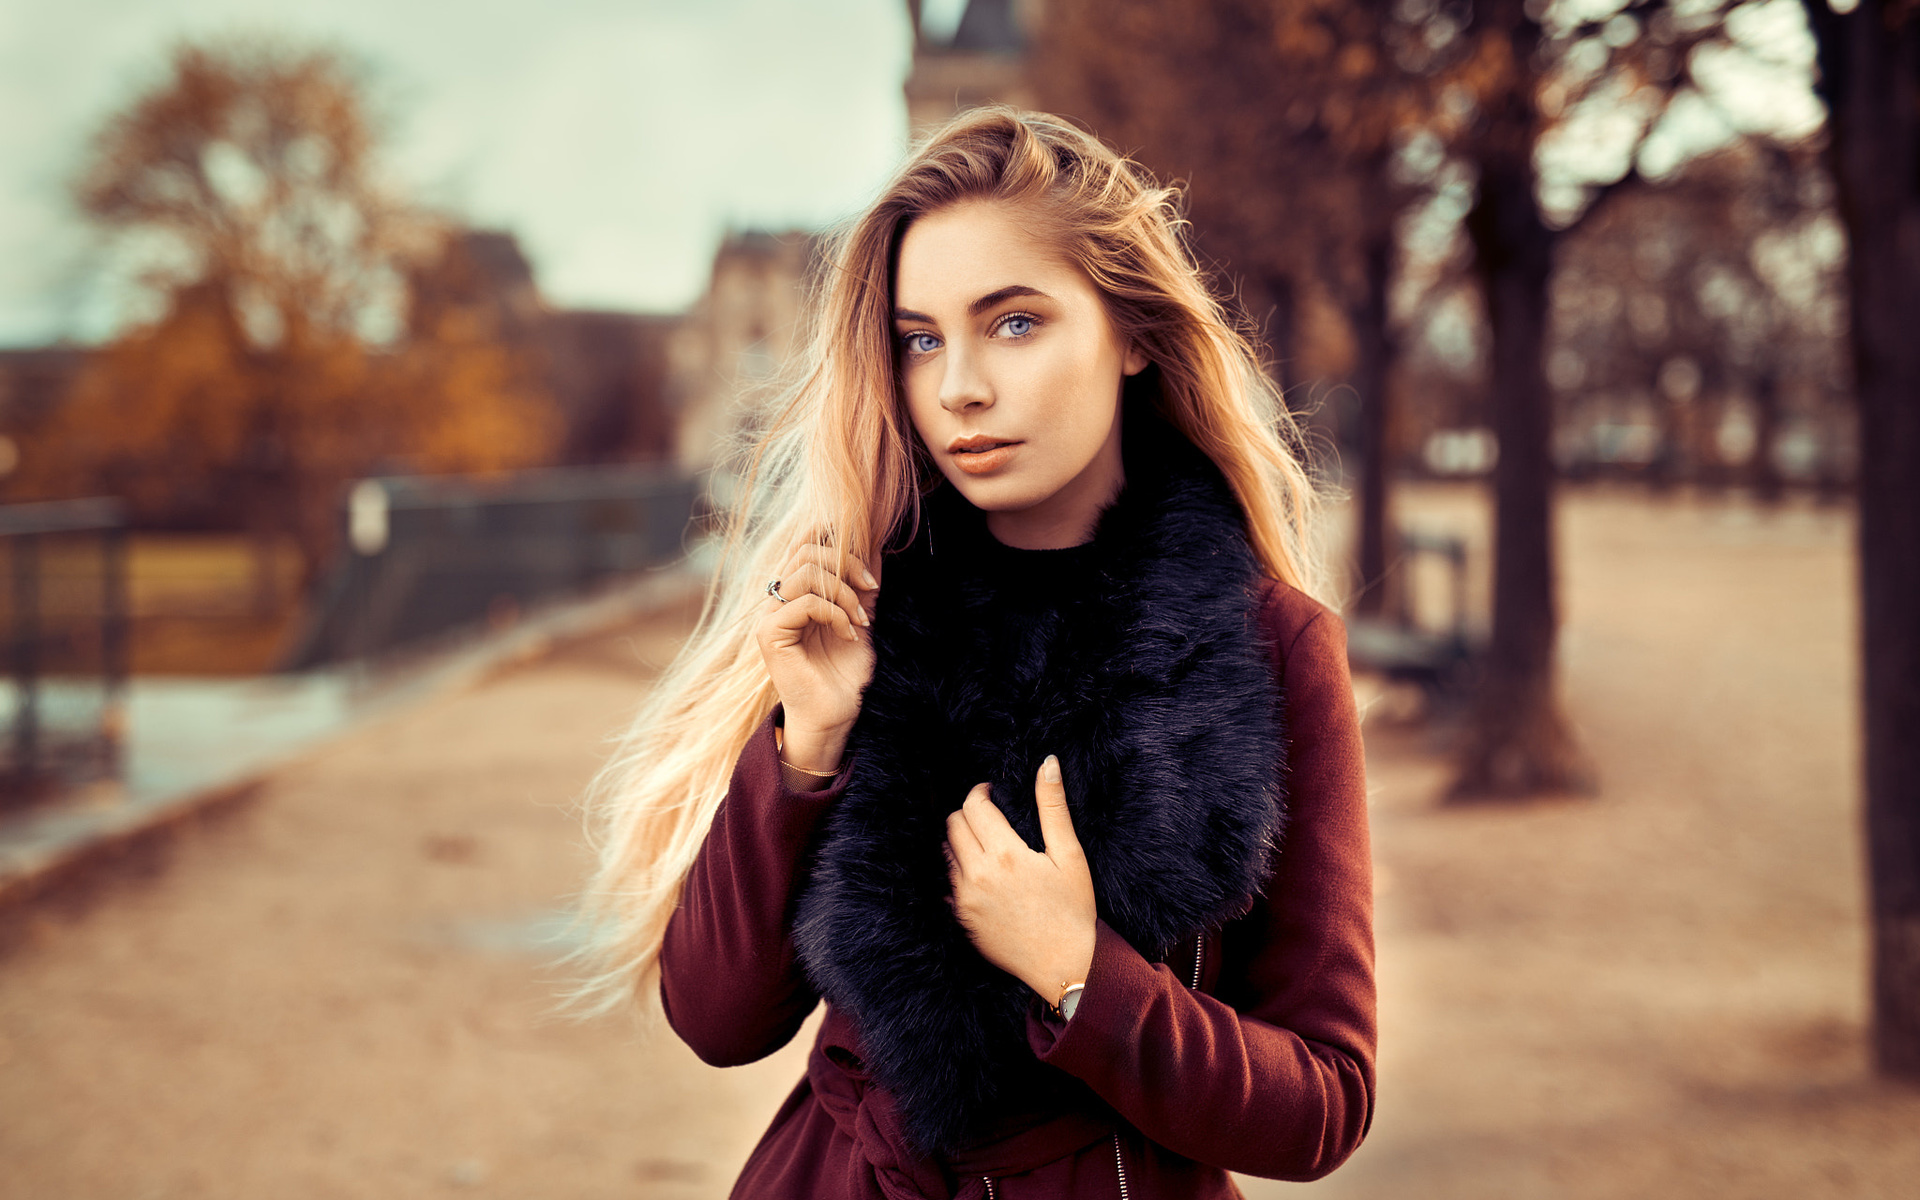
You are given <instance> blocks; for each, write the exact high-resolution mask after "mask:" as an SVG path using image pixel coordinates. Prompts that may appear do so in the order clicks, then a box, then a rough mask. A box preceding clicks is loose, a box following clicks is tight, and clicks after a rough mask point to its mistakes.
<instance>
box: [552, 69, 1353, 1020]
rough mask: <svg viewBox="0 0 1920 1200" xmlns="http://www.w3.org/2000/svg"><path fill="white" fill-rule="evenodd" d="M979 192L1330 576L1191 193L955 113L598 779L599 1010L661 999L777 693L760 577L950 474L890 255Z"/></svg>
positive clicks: (843, 305) (822, 332)
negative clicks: (1191, 233) (914, 372)
mask: <svg viewBox="0 0 1920 1200" xmlns="http://www.w3.org/2000/svg"><path fill="white" fill-rule="evenodd" d="M981 199H985V200H995V201H1000V202H1004V203H1010V204H1015V205H1019V206H1020V207H1021V209H1022V212H1023V214H1026V215H1028V216H1030V217H1031V218H1032V219H1034V220H1035V221H1037V222H1038V223H1039V226H1040V228H1042V229H1043V230H1045V231H1046V232H1047V233H1050V234H1051V235H1052V236H1053V238H1054V241H1055V244H1056V245H1057V246H1058V247H1059V248H1060V250H1061V252H1062V253H1063V254H1064V255H1065V256H1066V257H1067V258H1068V259H1069V260H1071V261H1073V262H1075V263H1077V264H1079V266H1080V267H1082V268H1083V269H1084V270H1085V271H1086V272H1087V274H1088V276H1090V277H1091V278H1092V280H1093V282H1094V285H1095V286H1096V287H1097V288H1098V290H1099V291H1100V292H1101V293H1102V295H1103V297H1104V299H1105V301H1106V304H1107V307H1108V312H1109V314H1110V316H1111V318H1112V320H1113V321H1114V323H1115V325H1116V327H1117V329H1118V330H1119V332H1120V333H1121V334H1122V335H1123V336H1124V337H1125V338H1127V339H1129V340H1130V341H1131V342H1132V344H1134V345H1136V346H1138V347H1139V348H1140V349H1141V350H1142V351H1143V352H1144V353H1145V355H1146V357H1147V359H1148V360H1149V363H1150V364H1151V365H1150V366H1149V368H1148V371H1149V372H1154V373H1157V375H1158V381H1159V398H1158V399H1159V407H1160V410H1161V412H1162V413H1163V414H1164V415H1165V416H1166V417H1167V419H1168V420H1170V421H1171V422H1172V423H1173V424H1174V425H1175V426H1176V427H1178V428H1179V429H1180V430H1181V431H1182V432H1184V433H1185V434H1186V435H1187V437H1188V438H1189V439H1191V440H1192V441H1193V443H1194V444H1195V445H1196V446H1198V447H1199V448H1200V449H1201V450H1203V451H1205V452H1206V453H1207V454H1208V455H1209V456H1210V457H1211V458H1212V459H1213V461H1214V462H1215V463H1217V464H1218V465H1219V467H1220V469H1221V471H1222V473H1223V474H1224V475H1225V476H1226V478H1227V480H1228V482H1229V483H1230V484H1231V485H1232V487H1233V490H1234V493H1235V494H1236V496H1237V497H1238V498H1239V501H1240V505H1241V507H1242V509H1243V510H1244V511H1245V513H1246V517H1247V527H1248V532H1249V535H1250V540H1251V543H1252V546H1253V548H1254V551H1255V553H1256V554H1257V555H1258V556H1259V558H1260V561H1261V562H1262V563H1263V564H1264V565H1265V567H1266V569H1267V572H1268V573H1269V574H1270V575H1272V576H1273V577H1274V578H1276V579H1280V580H1282V581H1284V582H1286V583H1289V584H1292V585H1293V586H1295V587H1298V588H1301V589H1302V590H1305V591H1309V592H1317V591H1319V585H1320V583H1321V580H1320V578H1319V576H1318V568H1317V556H1316V555H1315V554H1314V553H1313V552H1312V546H1311V534H1312V532H1313V520H1312V519H1313V514H1314V504H1315V493H1314V488H1313V485H1312V482H1311V481H1310V479H1309V477H1308V475H1307V472H1306V469H1305V467H1304V465H1303V463H1302V455H1301V453H1300V450H1299V448H1300V447H1301V444H1302V443H1301V440H1300V435H1299V430H1298V428H1297V427H1296V426H1295V424H1294V422H1293V419H1292V417H1291V416H1290V415H1289V414H1288V412H1287V410H1286V406H1285V405H1284V403H1282V401H1281V398H1280V395H1279V393H1278V391H1277V390H1276V389H1275V387H1274V385H1273V384H1272V382H1271V381H1270V379H1269V378H1268V376H1267V374H1266V373H1265V372H1264V371H1263V370H1262V369H1261V366H1260V362H1259V359H1258V357H1257V355H1256V353H1255V350H1254V348H1253V345H1252V343H1251V342H1250V341H1249V339H1248V337H1247V336H1246V334H1245V332H1244V331H1243V329H1242V327H1241V326H1240V325H1238V324H1236V322H1235V321H1234V320H1233V319H1231V318H1230V317H1229V315H1228V313H1227V312H1226V310H1225V309H1224V308H1223V307H1222V305H1221V303H1220V302H1219V301H1218V300H1217V299H1216V298H1215V296H1214V295H1213V293H1212V292H1211V291H1210V290H1209V288H1208V286H1207V284H1206V281H1205V280H1204V278H1203V277H1202V275H1201V272H1200V271H1199V269H1198V267H1197V266H1196V264H1195V262H1194V259H1193V256H1192V254H1191V253H1190V251H1189V250H1188V248H1187V246H1186V244H1185V242H1184V241H1183V237H1182V234H1183V229H1184V225H1185V222H1184V220H1183V218H1182V217H1181V215H1180V212H1179V207H1178V201H1179V196H1178V192H1177V191H1176V190H1175V189H1173V188H1168V187H1162V186H1160V185H1159V184H1157V183H1156V182H1155V181H1154V180H1153V178H1152V177H1151V176H1150V175H1148V174H1147V172H1146V171H1145V170H1143V169H1142V168H1141V167H1139V166H1138V165H1137V164H1135V163H1133V162H1131V161H1129V160H1128V159H1126V158H1123V157H1121V156H1120V155H1118V154H1115V153H1114V152H1113V151H1112V150H1110V149H1109V148H1108V147H1107V146H1106V145H1104V144H1103V143H1102V142H1100V140H1099V139H1097V138H1095V137H1093V136H1092V135H1090V134H1088V133H1085V132H1083V131H1081V130H1079V129H1077V128H1075V127H1073V126H1072V125H1069V124H1067V123H1066V122H1064V121H1062V120H1060V119H1058V118H1055V117H1050V116H1046V115H1043V114H1039V113H1032V112H1026V111H1022V110H1018V109H1012V108H1006V107H998V106H996V107H991V108H980V109H974V110H971V111H968V112H966V113H963V114H961V115H960V116H958V117H956V118H954V119H953V120H952V121H951V122H949V123H948V124H947V125H945V126H944V127H942V128H940V129H938V130H936V131H935V132H933V133H932V134H931V135H930V136H929V137H928V138H927V139H926V140H925V141H924V142H923V143H922V144H921V145H920V146H919V148H918V149H917V150H916V151H915V152H914V153H913V154H912V155H911V156H910V157H909V158H908V160H907V162H906V163H905V165H904V166H902V167H901V169H900V171H899V173H898V174H897V175H896V176H895V177H894V179H893V180H892V182H891V183H890V184H888V186H887V188H886V190H885V191H884V192H883V193H882V195H881V196H880V198H879V199H878V200H876V201H875V202H874V203H873V204H872V206H870V207H869V208H868V209H867V210H866V211H865V212H864V213H862V214H861V215H860V216H858V217H857V218H855V219H854V220H853V221H852V222H850V223H849V224H848V225H846V226H845V227H843V228H842V229H841V230H839V231H838V233H837V234H836V235H835V236H834V237H833V238H832V239H831V241H830V242H829V244H828V248H827V254H826V259H827V262H828V264H829V265H828V267H827V270H826V271H825V272H824V274H823V275H822V277H821V280H820V282H819V283H818V284H817V296H816V303H815V304H814V305H813V320H814V324H813V328H812V332H811V336H810V337H809V338H807V340H806V347H807V348H806V351H805V355H804V358H803V359H802V360H801V362H800V363H799V364H798V365H797V368H796V373H795V382H794V383H793V384H792V385H791V386H790V387H789V388H788V389H787V391H786V392H785V394H784V395H783V396H782V397H781V398H780V399H779V401H778V402H777V403H776V404H775V405H774V408H773V414H772V418H771V423H770V424H769V425H768V426H767V427H766V429H765V430H764V432H763V433H762V434H761V435H760V436H759V438H758V440H757V442H756V443H755V444H753V445H752V446H751V447H749V448H746V449H744V450H743V451H741V452H739V454H738V456H739V457H740V458H741V459H743V460H744V461H743V462H741V463H740V464H739V468H738V472H737V473H738V474H739V475H741V476H744V478H745V480H746V483H745V485H744V486H743V487H742V488H741V489H740V491H739V493H738V496H737V498H736V499H735V500H734V501H733V503H732V507H731V511H730V512H729V513H728V516H727V522H726V526H725V539H724V543H723V550H722V553H721V556H720V565H719V568H718V570H717V571H716V572H715V574H714V576H713V578H712V580H711V582H710V583H709V585H708V589H707V594H706V600H705V603H704V605H703V608H702V611H701V615H700V620H699V623H698V625H697V626H696V627H695V629H694V632H693V634H692V636H691V637H690V638H689V639H688V641H687V643H686V645H685V647H684V648H683V649H682V650H681V652H680V654H679V656H678V657H677V658H676V659H675V660H674V662H673V664H672V665H671V666H670V667H669V668H668V669H667V670H666V672H665V673H664V674H663V675H662V677H661V678H660V679H659V680H658V682H657V683H655V685H654V687H653V689H652V691H651V693H650V694H649V696H648V697H647V699H646V701H645V702H644V704H643V706H642V707H641V709H640V711H639V713H638V715H637V716H636V717H635V718H634V720H633V722H632V724H631V726H630V727H629V728H628V729H627V731H626V733H625V734H624V736H623V737H622V738H621V739H620V742H619V746H618V749H617V751H616V752H615V753H614V754H613V756H612V757H611V759H610V760H609V761H608V762H607V764H606V765H605V767H603V768H602V770H601V771H600V773H599V775H598V777H597V778H596V779H595V780H594V782H593V784H592V785H591V787H590V788H589V790H588V794H587V805H588V818H589V824H590V829H591V833H592V835H593V840H594V844H595V847H596V849H597V851H598V854H599V869H598V870H597V872H596V873H595V874H594V876H593V878H592V880H591V882H590V883H589V885H588V887H587V891H586V893H585V895H584V897H583V903H582V916H583V919H584V920H585V922H586V926H587V933H588V936H587V939H586V941H585V942H584V943H583V948H582V949H581V950H580V951H579V952H578V955H577V957H578V958H580V959H581V960H583V961H585V962H586V963H587V964H588V966H589V968H590V971H591V974H590V976H589V977H588V978H587V979H586V981H585V982H584V983H583V984H582V985H581V986H580V989H579V991H578V993H577V995H576V997H575V999H576V1000H577V1001H578V1002H580V1005H581V1006H582V1007H583V1008H585V1009H586V1010H587V1011H590V1012H601V1011H608V1010H612V1009H616V1008H620V1007H623V1006H624V1005H625V1004H626V1002H627V1001H628V999H629V998H634V997H635V996H636V993H637V994H638V999H639V1000H640V1003H641V1005H642V1008H643V1009H644V1011H646V1012H647V1013H648V1014H653V1013H656V1012H657V1009H658V1001H657V994H658V990H657V986H656V984H657V979H658V972H659V952H660V944H661V940H662V938H663V936H664V934H665V931H666V925H667V918H668V917H669V916H670V915H671V913H672V912H673V909H674V908H675V906H676V905H677V904H678V902H679V898H680V891H681V887H682V884H683V883H684V881H685V879H686V876H687V873H688V871H689V870H690V869H691V868H692V866H693V862H694V858H695V856H696V855H697V854H698V853H699V850H700V846H701V843H702V842H703V841H704V840H705V838H706V835H707V830H708V829H709V828H710V827H711V826H712V824H713V818H714V813H715V811H716V810H717V809H718V808H719V806H720V802H721V800H722V799H723V798H724V797H725V796H726V793H727V784H728V780H729V777H730V775H731V773H732V768H733V765H734V763H735V761H736V760H737V758H738V756H739V754H740V751H741V748H742V747H743V746H744V745H745V744H746V742H747V740H748V738H749V737H750V736H751V735H752V734H753V732H754V730H755V729H756V728H757V727H758V726H759V725H760V723H761V722H762V721H764V720H765V719H766V716H767V714H768V713H769V712H771V711H772V709H773V706H774V704H775V702H776V701H777V699H778V697H777V695H776V694H775V691H774V688H773V684H772V681H771V679H770V677H769V676H768V673H767V668H766V664H765V663H764V661H763V660H762V659H761V656H760V650H759V647H758V645H757V643H756V641H755V639H754V636H753V634H754V626H755V622H756V621H757V619H758V618H759V616H760V614H761V611H762V606H763V604H764V603H765V601H766V596H765V595H764V594H763V591H762V588H761V585H762V584H763V583H764V581H765V580H767V579H770V578H772V577H773V576H774V575H775V574H777V573H778V572H779V571H780V569H781V567H782V566H783V565H784V564H785V562H786V559H787V557H788V555H789V554H790V552H791V550H792V548H793V547H794V546H795V545H796V544H798V543H799V542H801V541H804V540H808V539H809V538H811V539H813V540H824V541H826V542H827V543H828V544H829V545H831V546H833V547H834V548H835V549H836V551H837V555H836V557H837V559H838V563H837V567H838V569H839V571H840V572H841V574H843V575H844V574H845V570H846V568H845V558H846V556H848V555H853V556H857V557H859V558H860V559H862V560H864V561H867V562H872V561H874V560H875V559H876V558H877V557H878V556H879V554H880V552H881V549H882V547H885V546H886V545H888V544H889V542H890V540H891V539H892V538H893V537H894V536H895V535H896V534H899V533H901V532H902V531H908V532H909V534H910V531H911V529H912V528H913V527H914V526H915V524H916V523H917V522H918V520H919V508H920V498H921V496H922V495H923V494H924V493H925V492H926V491H927V490H928V489H930V488H931V487H932V486H933V485H934V484H936V483H937V482H938V480H939V476H938V474H937V473H936V471H935V469H934V467H933V466H932V463H931V460H930V459H929V458H928V457H927V454H926V451H925V448H924V447H923V446H921V445H920V443H919V441H918V439H917V437H916V435H915V434H914V432H913V428H912V425H911V423H910V421H909V419H908V417H907V411H906V405H905V402H904V400H903V398H902V395H901V391H900V387H899V382H898V376H897V372H896V366H895V362H896V356H895V347H894V334H893V296H892V286H891V285H892V278H891V275H892V269H893V266H892V264H893V259H894V254H895V251H896V249H897V247H898V245H899V241H900V238H901V236H902V234H903V233H904V231H905V229H906V227H907V226H908V224H909V223H911V222H912V221H913V220H914V219H915V218H917V217H920V216H923V215H925V214H927V213H931V212H934V211H935V210H938V209H941V208H944V207H946V206H948V205H951V204H955V203H958V202H960V201H963V200H981ZM1123 436H1124V434H1123ZM883 586H884V579H883Z"/></svg>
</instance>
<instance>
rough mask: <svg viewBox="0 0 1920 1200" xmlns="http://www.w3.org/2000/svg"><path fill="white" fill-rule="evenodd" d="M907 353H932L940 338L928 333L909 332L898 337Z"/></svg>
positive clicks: (937, 347) (938, 344)
mask: <svg viewBox="0 0 1920 1200" xmlns="http://www.w3.org/2000/svg"><path fill="white" fill-rule="evenodd" d="M900 344H901V345H903V346H905V347H906V348H907V353H909V354H932V353H933V352H934V351H935V350H938V349H939V348H940V339H939V338H937V337H935V336H933V335H932V334H930V333H924V332H923V333H910V334H908V335H907V336H905V337H903V338H901V339H900Z"/></svg>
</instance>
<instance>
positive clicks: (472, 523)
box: [282, 466, 701, 670]
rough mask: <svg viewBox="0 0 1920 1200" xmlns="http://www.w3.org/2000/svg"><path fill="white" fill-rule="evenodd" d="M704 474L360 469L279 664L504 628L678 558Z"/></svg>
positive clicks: (619, 469) (627, 469) (641, 469)
mask: <svg viewBox="0 0 1920 1200" xmlns="http://www.w3.org/2000/svg"><path fill="white" fill-rule="evenodd" d="M700 482H701V481H700V479H699V478H698V477H695V476H692V475H688V474H686V473H684V472H681V471H678V470H675V469H672V468H666V467H657V466H615V467H575V468H561V469H554V470H545V471H530V472H526V473H523V474H520V475H515V476H512V477H510V478H508V479H505V480H501V481H497V482H489V481H484V480H478V479H474V478H470V477H460V476H452V477H446V476H392V477H387V478H379V479H365V480H361V481H360V482H359V483H357V484H355V485H354V487H353V489H352V491H351V492H350V494H349V496H348V499H347V503H346V505H345V511H344V513H343V519H344V526H345V534H346V538H345V542H346V549H345V551H344V552H343V554H342V556H341V559H340V561H339V563H338V564H337V566H336V567H335V569H334V570H333V572H332V573H331V575H330V577H329V578H328V579H327V580H326V581H325V583H324V585H323V587H322V590H321V594H320V595H319V597H318V598H317V600H316V603H315V605H314V610H313V616H312V618H311V619H310V620H309V622H308V625H307V628H306V630H305V632H304V634H303V636H302V637H301V638H300V639H299V641H298V643H297V644H296V645H295V647H294V649H293V651H292V653H291V654H289V655H288V657H287V658H286V660H285V661H284V662H283V664H282V666H283V667H284V668H285V669H289V670H300V669H305V668H310V667H317V666H321V665H323V664H326V663H332V662H340V661H348V660H356V659H364V658H368V657H371V656H378V655H382V654H385V653H387V652H389V651H392V650H395V649H399V648H402V647H407V646H411V645H415V644H419V643H423V642H427V641H432V640H434V639H437V638H441V637H445V636H450V635H456V634H458V633H460V632H462V631H469V630H474V629H478V628H485V627H486V626H488V625H499V624H502V623H504V622H508V621H511V620H512V619H513V618H514V617H516V616H517V615H518V614H519V613H520V612H521V611H523V610H524V609H526V608H529V607H532V606H533V605H535V604H538V603H541V602H542V601H546V600H549V599H554V598H558V597H561V596H567V595H580V594H584V593H586V592H589V591H591V590H593V589H594V588H595V587H597V586H599V585H600V584H602V583H605V582H608V581H610V580H613V579H616V578H619V577H622V576H630V575H633V574H636V573H638V572H640V571H642V570H645V569H646V568H648V567H652V566H657V565H659V564H661V563H664V562H667V561H670V560H671V559H674V558H677V557H678V556H679V555H680V554H681V552H682V539H683V537H684V535H685V533H686V529H687V526H688V524H689V522H690V521H691V520H692V519H693V517H694V515H695V510H696V505H697V503H698V501H699V496H700Z"/></svg>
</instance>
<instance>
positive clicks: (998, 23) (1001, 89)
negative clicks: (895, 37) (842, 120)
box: [906, 0, 1040, 134]
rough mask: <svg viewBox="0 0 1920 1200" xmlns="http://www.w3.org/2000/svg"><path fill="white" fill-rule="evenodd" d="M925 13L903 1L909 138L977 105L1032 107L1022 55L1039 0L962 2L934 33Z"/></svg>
mask: <svg viewBox="0 0 1920 1200" xmlns="http://www.w3.org/2000/svg"><path fill="white" fill-rule="evenodd" d="M926 8H927V6H926V5H925V4H924V3H923V2H922V0H907V12H908V14H909V15H910V16H911V17H912V20H913V68H912V70H911V72H910V73H909V74H908V75H907V84H906V90H907V121H908V124H909V126H910V127H911V129H912V131H913V132H914V133H916V134H917V133H920V132H923V131H924V130H926V129H927V128H928V127H930V126H933V125H937V124H939V123H940V122H942V121H944V120H946V119H947V118H948V117H951V116H953V115H954V114H955V113H957V112H959V111H961V110H962V109H966V108H973V107H976V106H978V105H981V104H990V103H1002V104H1017V105H1020V106H1022V107H1026V108H1031V107H1033V103H1034V101H1033V93H1032V90H1031V88H1030V87H1029V86H1028V83H1027V62H1026V52H1027V45H1028V41H1029V39H1030V36H1031V34H1032V33H1033V31H1034V30H1035V29H1037V28H1038V27H1039V24H1038V23H1039V16H1040V0H965V8H964V9H963V10H962V11H961V14H960V19H959V21H958V23H957V24H955V25H954V26H953V28H952V29H951V30H950V31H949V30H941V29H936V28H934V25H933V23H932V22H931V21H930V20H928V19H927V16H928V14H927V13H926V11H925V10H926Z"/></svg>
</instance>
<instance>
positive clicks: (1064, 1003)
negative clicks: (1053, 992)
mask: <svg viewBox="0 0 1920 1200" xmlns="http://www.w3.org/2000/svg"><path fill="white" fill-rule="evenodd" d="M1079 1007H1080V989H1079V988H1074V989H1073V990H1072V991H1070V992H1068V993H1067V994H1066V995H1064V996H1062V997H1061V998H1060V1016H1061V1018H1062V1019H1064V1020H1068V1021H1071V1020H1073V1010H1074V1009H1076V1008H1079Z"/></svg>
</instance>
